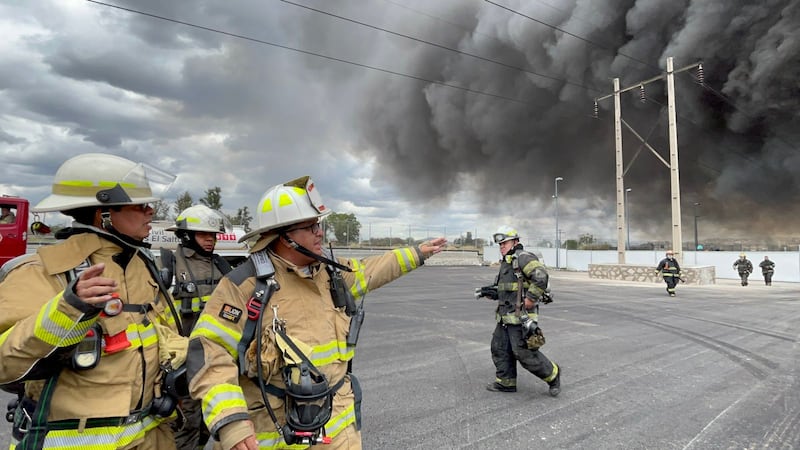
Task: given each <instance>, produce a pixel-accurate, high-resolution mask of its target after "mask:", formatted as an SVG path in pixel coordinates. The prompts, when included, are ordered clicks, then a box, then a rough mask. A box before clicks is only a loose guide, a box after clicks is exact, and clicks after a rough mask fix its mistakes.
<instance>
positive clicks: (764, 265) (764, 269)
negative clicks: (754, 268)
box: [758, 256, 775, 286]
mask: <svg viewBox="0 0 800 450" xmlns="http://www.w3.org/2000/svg"><path fill="white" fill-rule="evenodd" d="M758 266H759V267H761V274H762V275H764V284H766V285H767V286H772V274H773V273H775V262H774V261H770V259H769V256H765V257H764V260H763V261H761V263H760V264H759V265H758Z"/></svg>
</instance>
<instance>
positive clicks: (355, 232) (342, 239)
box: [325, 213, 361, 244]
mask: <svg viewBox="0 0 800 450" xmlns="http://www.w3.org/2000/svg"><path fill="white" fill-rule="evenodd" d="M325 221H326V222H328V229H329V230H331V231H332V232H333V235H334V236H336V240H337V241H339V243H340V244H345V243H356V242H358V241H359V238H360V236H361V224H360V223H359V222H358V219H356V215H355V214H353V213H350V214H344V213H332V214H330V215H328V217H327V218H325Z"/></svg>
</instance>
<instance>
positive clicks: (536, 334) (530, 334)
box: [475, 254, 553, 350]
mask: <svg viewBox="0 0 800 450" xmlns="http://www.w3.org/2000/svg"><path fill="white" fill-rule="evenodd" d="M507 258H509V260H510V261H509V262H510V264H511V267H512V269H513V270H514V276H515V277H516V279H517V302H516V312H515V314H516V316H517V317H519V322H520V325H521V326H522V337H523V339H525V341H526V345H527V347H528V348H529V349H531V350H536V349H538V348H539V347H541V346H542V345H544V344H545V338H544V333H543V332H542V329H541V328H539V323H538V320H537V318H538V316H539V303H543V304H548V303H551V302H552V301H553V296H552V294H551V293H550V289H549V288H548V287H547V284H548V278H549V277H548V275H547V272H545V271H544V269H542V268H540V267H537V268H536V269H534V273H533V274H531V283H532V284H533V285H535V286H536V287H537V288H538V289H539V290H541V291H542V292H541V293H540V294H539V295H538V296H537V295H534V293H532V292H530V290H527V291H526V290H525V289H524V285H525V275H524V274H523V272H522V268H521V267H520V265H519V259H518V256H517V255H516V254H511V255H508V256H507ZM475 298H476V299H481V298H488V299H491V300H498V299H499V298H500V295H499V293H498V285H497V280H495V284H493V285H488V286H482V287H478V288H475ZM526 298H527V300H529V301H531V302H533V307H532V308H525V299H526ZM532 316H533V317H532Z"/></svg>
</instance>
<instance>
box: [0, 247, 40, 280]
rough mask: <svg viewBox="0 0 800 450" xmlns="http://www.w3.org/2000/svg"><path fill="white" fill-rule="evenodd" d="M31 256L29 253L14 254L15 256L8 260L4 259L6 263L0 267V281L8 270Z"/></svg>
mask: <svg viewBox="0 0 800 450" xmlns="http://www.w3.org/2000/svg"><path fill="white" fill-rule="evenodd" d="M32 256H33V255H31V254H25V255H19V256H16V257H14V258H11V259H9V260H8V261H6V263H5V264H3V266H2V267H0V282H2V281H3V280H5V278H6V276H8V273H9V272H11V271H12V270H14V269H15V268H16V267H17V266H19V265H21V264H22V263H24V262H25V261H27V260H28V259H29V258H31V257H32Z"/></svg>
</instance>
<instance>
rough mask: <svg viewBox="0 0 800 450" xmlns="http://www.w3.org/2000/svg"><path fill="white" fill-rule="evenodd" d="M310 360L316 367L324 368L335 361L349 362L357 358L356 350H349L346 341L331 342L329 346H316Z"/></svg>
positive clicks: (351, 348)
mask: <svg viewBox="0 0 800 450" xmlns="http://www.w3.org/2000/svg"><path fill="white" fill-rule="evenodd" d="M312 349H313V352H312V353H311V357H310V358H309V360H310V361H311V362H312V363H314V365H315V366H324V365H325V364H330V363H332V362H334V361H349V360H351V359H353V356H355V348H353V347H350V349H349V350H348V347H347V342H346V341H335V340H334V341H331V342H328V343H327V344H322V345H315V346H313V347H312Z"/></svg>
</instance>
